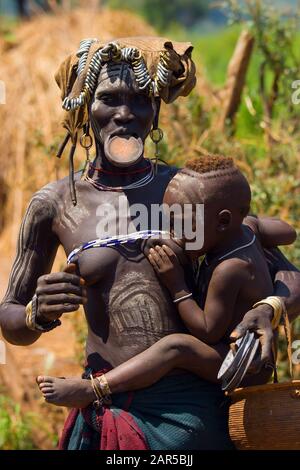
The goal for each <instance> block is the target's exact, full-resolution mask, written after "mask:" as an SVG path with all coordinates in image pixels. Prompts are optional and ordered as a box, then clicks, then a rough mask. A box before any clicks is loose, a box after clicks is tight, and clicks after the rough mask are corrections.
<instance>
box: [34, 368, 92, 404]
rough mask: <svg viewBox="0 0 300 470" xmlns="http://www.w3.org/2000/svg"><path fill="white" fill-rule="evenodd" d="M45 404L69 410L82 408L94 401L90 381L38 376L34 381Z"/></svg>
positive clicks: (75, 378)
mask: <svg viewBox="0 0 300 470" xmlns="http://www.w3.org/2000/svg"><path fill="white" fill-rule="evenodd" d="M36 381H37V384H38V386H39V389H40V390H41V392H42V394H43V395H44V398H45V400H46V402H47V403H51V404H52V405H57V406H68V407H70V408H73V407H74V408H84V407H86V406H87V405H88V404H89V403H91V402H92V401H94V400H95V399H96V397H95V395H94V391H93V389H92V385H91V381H90V380H87V379H81V378H78V377H70V378H64V377H63V378H61V377H47V376H41V375H40V376H39V377H37V379H36Z"/></svg>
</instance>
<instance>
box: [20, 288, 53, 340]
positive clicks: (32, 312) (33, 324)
mask: <svg viewBox="0 0 300 470" xmlns="http://www.w3.org/2000/svg"><path fill="white" fill-rule="evenodd" d="M37 311H38V298H37V295H36V294H34V296H33V297H32V300H31V301H30V302H29V303H28V304H27V306H26V310H25V312H26V326H27V328H29V329H30V330H32V331H41V332H42V333H45V332H47V331H51V330H53V329H54V328H56V327H57V326H60V325H61V321H60V320H58V319H57V320H53V321H50V322H49V323H45V324H44V325H39V324H38V323H37V319H36V317H37Z"/></svg>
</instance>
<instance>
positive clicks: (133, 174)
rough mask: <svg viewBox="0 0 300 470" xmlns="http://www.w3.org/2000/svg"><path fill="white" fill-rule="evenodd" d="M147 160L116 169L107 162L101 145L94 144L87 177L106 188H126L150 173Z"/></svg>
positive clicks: (143, 159)
mask: <svg viewBox="0 0 300 470" xmlns="http://www.w3.org/2000/svg"><path fill="white" fill-rule="evenodd" d="M150 170H151V166H150V163H149V160H146V159H145V158H144V157H143V158H142V159H141V160H139V161H138V162H137V163H135V164H133V165H130V166H128V167H118V166H115V165H113V164H112V163H111V162H109V161H108V160H107V158H106V157H105V153H104V147H103V144H102V143H100V142H96V156H95V158H94V160H93V162H92V164H91V166H90V170H89V173H88V174H89V177H90V178H92V179H93V180H94V181H96V182H99V183H102V184H104V185H107V186H114V187H117V186H127V185H129V184H131V183H134V182H136V181H139V180H140V179H141V178H143V177H144V176H146V174H147V173H148V172H150Z"/></svg>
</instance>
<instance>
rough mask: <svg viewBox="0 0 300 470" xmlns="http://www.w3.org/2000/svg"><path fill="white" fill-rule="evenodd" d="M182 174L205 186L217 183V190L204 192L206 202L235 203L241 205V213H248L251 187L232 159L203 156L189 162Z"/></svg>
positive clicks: (210, 189)
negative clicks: (226, 201) (206, 183)
mask: <svg viewBox="0 0 300 470" xmlns="http://www.w3.org/2000/svg"><path fill="white" fill-rule="evenodd" d="M180 173H181V174H182V175H187V176H190V177H192V178H196V179H199V180H201V181H202V183H204V184H205V181H206V182H208V181H210V182H211V183H213V182H215V183H216V185H217V186H216V188H217V190H216V189H214V186H209V187H206V188H205V190H204V192H202V197H204V198H205V201H206V202H207V201H208V200H210V201H212V200H219V199H220V200H222V202H225V200H228V201H229V203H230V204H232V202H233V203H234V204H235V203H238V204H239V205H240V207H239V209H240V213H241V214H242V215H243V216H245V215H246V214H247V213H248V211H249V206H250V201H251V190H250V186H249V183H248V181H247V180H246V178H245V177H244V175H243V174H242V173H241V171H240V170H239V169H238V167H237V166H236V165H235V163H234V161H233V159H232V158H230V157H224V156H223V155H214V154H208V155H201V156H199V157H198V158H193V159H191V160H188V161H187V162H186V164H185V167H184V168H183V169H182V170H181V171H180Z"/></svg>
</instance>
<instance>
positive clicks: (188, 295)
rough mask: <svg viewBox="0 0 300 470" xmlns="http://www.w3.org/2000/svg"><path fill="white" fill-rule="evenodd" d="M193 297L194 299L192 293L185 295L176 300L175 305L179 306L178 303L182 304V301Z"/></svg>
mask: <svg viewBox="0 0 300 470" xmlns="http://www.w3.org/2000/svg"><path fill="white" fill-rule="evenodd" d="M191 297H193V294H192V293H190V294H186V295H183V296H182V297H179V298H178V299H174V300H173V304H178V302H181V301H182V300H185V299H190V298H191Z"/></svg>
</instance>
